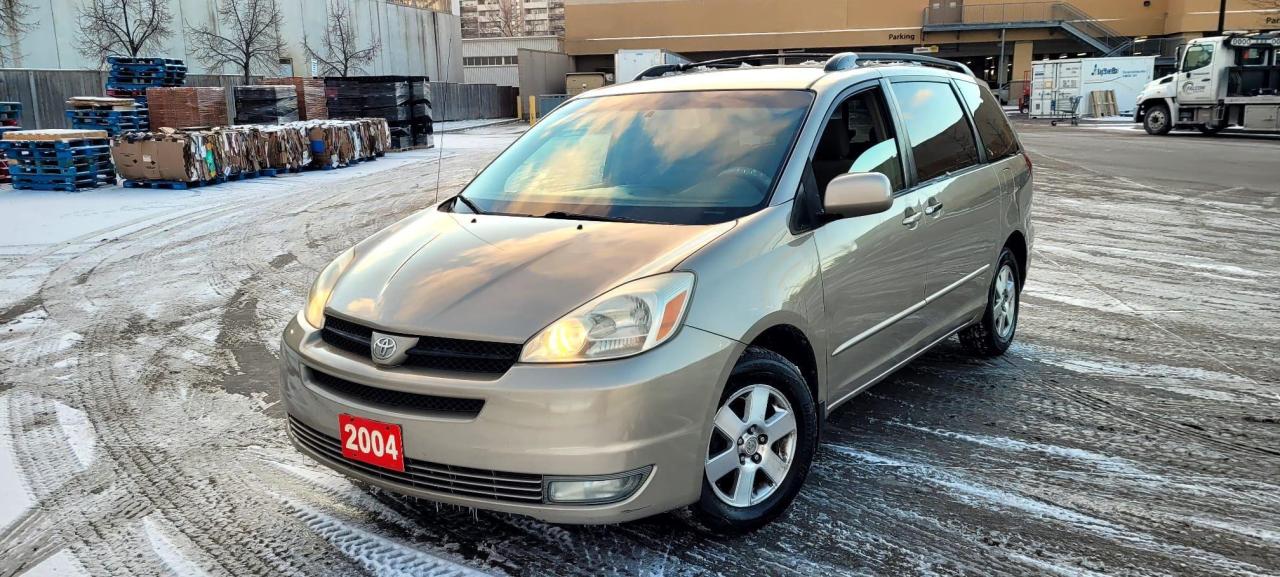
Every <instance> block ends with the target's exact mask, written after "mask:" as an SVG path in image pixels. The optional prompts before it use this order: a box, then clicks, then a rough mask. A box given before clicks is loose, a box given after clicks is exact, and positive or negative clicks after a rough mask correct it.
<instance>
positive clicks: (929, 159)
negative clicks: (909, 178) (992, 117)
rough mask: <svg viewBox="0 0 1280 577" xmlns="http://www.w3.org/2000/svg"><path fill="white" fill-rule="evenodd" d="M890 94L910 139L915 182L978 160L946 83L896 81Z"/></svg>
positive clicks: (970, 136)
mask: <svg viewBox="0 0 1280 577" xmlns="http://www.w3.org/2000/svg"><path fill="white" fill-rule="evenodd" d="M893 96H894V100H895V101H896V102H897V103H898V110H899V111H900V112H901V114H902V125H903V127H904V128H906V131H907V139H908V140H910V141H911V152H912V156H913V157H914V158H915V163H916V178H917V181H918V182H924V181H926V180H932V179H934V178H937V177H939V176H943V175H945V174H947V173H949V172H955V171H958V170H963V169H965V168H967V167H969V166H973V165H975V164H977V163H978V145H977V143H976V142H974V140H973V131H972V130H971V129H970V128H969V121H968V120H966V119H965V116H964V110H963V109H961V108H960V102H959V101H957V100H956V93H955V91H953V90H951V85H950V84H947V83H943V82H901V83H896V84H894V85H893Z"/></svg>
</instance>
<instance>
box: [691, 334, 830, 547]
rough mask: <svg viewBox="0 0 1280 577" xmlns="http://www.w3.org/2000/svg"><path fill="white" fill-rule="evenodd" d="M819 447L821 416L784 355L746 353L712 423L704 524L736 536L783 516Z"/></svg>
mask: <svg viewBox="0 0 1280 577" xmlns="http://www.w3.org/2000/svg"><path fill="white" fill-rule="evenodd" d="M817 445H818V414H817V409H816V406H815V404H814V401H813V396H812V395H811V394H810V393H809V387H808V385H807V384H806V383H805V380H804V377H803V376H802V375H801V373H800V369H799V368H797V367H796V366H795V364H793V363H791V362H790V361H788V360H787V359H786V358H785V357H783V356H782V355H779V354H777V353H774V352H772V351H769V350H766V349H761V348H758V347H750V348H748V349H747V350H746V352H744V353H743V355H742V358H741V359H739V361H738V364H737V366H735V367H734V369H733V374H732V375H731V376H730V377H729V384H728V385H727V386H726V387H725V391H724V394H723V395H722V396H721V399H720V406H719V408H718V409H717V411H716V415H715V419H714V421H713V424H712V430H711V436H710V440H709V441H708V444H707V450H706V456H705V459H704V467H703V480H702V497H701V499H699V501H698V503H697V505H695V512H696V513H697V514H698V517H699V519H701V521H702V522H703V523H705V524H706V525H707V526H709V527H711V528H712V529H715V530H717V531H723V532H731V533H739V532H745V531H751V530H754V529H757V528H759V527H761V526H763V525H764V524H766V523H768V522H769V521H771V520H773V519H774V518H776V517H777V516H778V515H781V514H782V513H783V512H784V511H786V509H787V507H788V506H789V505H790V504H791V501H792V500H793V499H795V496H796V494H797V493H799V492H800V487H801V486H802V485H804V480H805V477H806V476H808V473H809V465H810V464H811V463H812V462H813V453H814V451H815V450H816V448H817Z"/></svg>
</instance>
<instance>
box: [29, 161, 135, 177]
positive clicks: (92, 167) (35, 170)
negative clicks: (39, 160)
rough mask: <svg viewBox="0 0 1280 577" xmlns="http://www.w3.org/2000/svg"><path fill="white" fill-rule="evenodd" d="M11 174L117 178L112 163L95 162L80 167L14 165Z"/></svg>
mask: <svg viewBox="0 0 1280 577" xmlns="http://www.w3.org/2000/svg"><path fill="white" fill-rule="evenodd" d="M9 174H13V175H24V176H85V177H88V176H99V175H108V176H115V174H116V167H115V165H113V164H111V163H110V162H93V163H89V164H83V165H79V166H40V165H22V164H13V165H10V166H9Z"/></svg>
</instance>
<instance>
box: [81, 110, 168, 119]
mask: <svg viewBox="0 0 1280 577" xmlns="http://www.w3.org/2000/svg"><path fill="white" fill-rule="evenodd" d="M148 114H150V112H149V111H148V110H147V109H146V108H135V109H133V110H105V109H103V110H99V109H94V108H71V109H68V110H67V111H66V115H67V118H72V119H75V118H99V119H111V118H122V119H129V118H138V117H146V116H147V115H148Z"/></svg>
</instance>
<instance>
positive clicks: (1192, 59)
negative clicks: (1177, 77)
mask: <svg viewBox="0 0 1280 577" xmlns="http://www.w3.org/2000/svg"><path fill="white" fill-rule="evenodd" d="M1210 62H1213V45H1212V44H1192V45H1191V47H1190V48H1187V55H1186V56H1184V57H1182V71H1183V72H1191V71H1192V70H1198V69H1201V68H1204V67H1205V66H1208V65H1209V63H1210Z"/></svg>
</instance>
